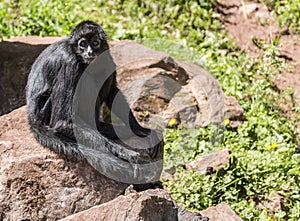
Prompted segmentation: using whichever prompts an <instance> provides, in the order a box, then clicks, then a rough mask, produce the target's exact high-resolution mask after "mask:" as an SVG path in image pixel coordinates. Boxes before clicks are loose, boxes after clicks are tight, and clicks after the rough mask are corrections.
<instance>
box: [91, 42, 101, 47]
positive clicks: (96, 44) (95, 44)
mask: <svg viewBox="0 0 300 221" xmlns="http://www.w3.org/2000/svg"><path fill="white" fill-rule="evenodd" d="M92 44H93V46H94V47H98V46H99V45H100V41H99V40H94V41H93V42H92Z"/></svg>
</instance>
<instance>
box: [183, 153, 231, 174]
mask: <svg viewBox="0 0 300 221" xmlns="http://www.w3.org/2000/svg"><path fill="white" fill-rule="evenodd" d="M228 164H230V151H229V150H221V151H217V152H214V153H211V154H208V155H206V156H204V157H202V158H200V159H198V160H195V161H192V162H190V163H187V164H185V167H186V168H187V169H188V170H190V169H194V170H197V171H198V172H200V173H202V174H211V173H213V172H215V171H216V170H218V171H219V172H220V171H221V172H222V171H225V169H224V166H225V165H228Z"/></svg>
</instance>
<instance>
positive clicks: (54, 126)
mask: <svg viewBox="0 0 300 221" xmlns="http://www.w3.org/2000/svg"><path fill="white" fill-rule="evenodd" d="M82 39H83V40H82ZM82 41H84V42H82ZM97 41H98V42H97ZM93 42H94V43H93ZM98 43H99V45H98ZM88 44H89V45H90V46H91V47H90V48H89V50H88V49H87V48H88V47H87V45H88ZM94 46H95V47H94ZM105 50H108V44H107V41H106V34H105V32H104V31H103V29H102V28H101V27H100V26H99V25H98V24H96V23H94V22H91V21H84V22H81V23H80V24H78V25H77V26H76V28H75V29H74V30H73V31H72V34H71V36H70V37H67V38H65V39H63V40H61V41H58V42H56V43H54V44H52V45H50V46H49V47H48V48H46V49H45V50H44V51H43V52H42V53H41V54H40V56H39V57H38V58H37V59H36V61H35V62H34V64H33V65H32V69H31V72H30V74H29V77H28V82H27V88H26V101H27V111H28V119H29V124H30V126H31V130H32V132H33V133H34V135H35V138H36V139H37V140H38V141H39V142H40V143H41V144H42V145H44V146H46V147H48V148H50V149H52V150H54V151H56V152H58V153H60V154H63V155H67V156H75V157H77V158H79V159H86V158H87V156H86V155H85V154H84V153H83V152H82V151H81V150H82V148H89V147H85V146H80V145H82V144H79V143H78V142H77V141H76V139H75V135H74V130H75V129H76V130H79V131H81V136H83V139H85V140H88V142H87V143H91V145H98V146H101V147H99V148H106V149H107V150H109V151H110V152H111V153H112V154H114V155H115V156H118V157H119V158H121V159H123V160H125V161H128V162H136V163H137V162H144V160H143V159H141V158H140V157H139V154H138V153H135V152H134V151H132V150H128V149H127V148H125V147H124V146H123V145H120V144H117V143H115V142H114V141H113V139H117V138H118V137H117V135H116V134H115V132H114V130H113V128H112V126H111V125H110V124H109V123H104V122H98V121H97V122H96V125H97V129H98V131H99V132H100V133H99V132H98V131H95V130H93V129H90V128H76V127H77V125H75V124H74V123H73V122H72V111H73V110H72V102H73V96H74V93H75V88H76V85H77V83H78V81H79V79H80V77H81V75H82V73H83V72H84V70H85V69H86V67H87V66H88V64H89V63H90V62H91V61H92V60H93V59H94V58H95V57H96V56H98V55H99V54H101V53H102V52H103V51H105ZM106 83H107V85H106V89H105V90H101V91H100V93H99V97H98V99H97V102H96V107H95V116H96V118H95V120H97V119H99V114H98V113H99V109H100V106H101V105H102V103H103V102H105V103H106V104H107V105H108V107H110V108H111V105H112V102H113V100H114V96H115V95H116V94H117V93H118V92H119V89H118V88H117V87H116V76H115V73H114V74H113V75H112V76H111V77H110V78H109V79H108V81H107V82H106ZM121 102H122V104H123V106H124V108H125V110H128V109H129V106H128V104H127V103H126V101H125V98H122V101H121ZM125 113H126V111H125ZM116 115H117V116H118V117H119V118H120V119H121V120H122V121H124V123H125V124H126V126H127V127H130V128H131V129H132V131H133V132H134V133H135V134H136V135H138V136H148V135H149V134H150V133H151V130H150V129H146V128H143V127H141V126H140V125H139V124H138V122H137V121H136V119H135V118H134V116H133V114H132V112H131V111H130V109H129V117H128V112H127V115H126V114H124V110H123V111H122V110H121V111H118V110H117V113H116ZM151 134H153V136H154V138H151V137H153V136H150V140H151V139H152V141H153V140H155V142H156V141H157V139H158V138H157V137H156V134H155V133H151ZM150 142H151V141H150ZM156 143H159V142H156ZM159 148H161V142H160V143H159V144H158V145H157V146H154V147H150V148H149V150H148V151H149V156H150V159H152V158H155V157H156V156H157V154H158V152H159V150H158V149H159ZM87 160H88V161H89V159H87Z"/></svg>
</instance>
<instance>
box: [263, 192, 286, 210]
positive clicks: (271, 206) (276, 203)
mask: <svg viewBox="0 0 300 221" xmlns="http://www.w3.org/2000/svg"><path fill="white" fill-rule="evenodd" d="M288 204H289V203H288V201H287V200H286V199H285V198H284V197H283V196H281V195H279V194H278V193H277V192H276V191H273V192H271V193H270V195H269V196H268V197H267V200H263V201H261V202H260V203H259V204H258V208H259V209H261V210H263V209H267V210H268V211H272V212H276V211H285V210H287V209H288Z"/></svg>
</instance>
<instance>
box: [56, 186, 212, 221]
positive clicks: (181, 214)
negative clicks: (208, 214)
mask: <svg viewBox="0 0 300 221" xmlns="http://www.w3.org/2000/svg"><path fill="white" fill-rule="evenodd" d="M69 220H70V221H71V220H72V221H81V220H89V221H98V220H102V221H112V220H118V221H139V220H145V221H157V220H165V221H174V220H178V221H192V220H194V221H208V219H207V218H205V217H202V215H201V214H200V213H193V212H190V211H187V210H185V209H184V208H183V207H181V206H180V207H179V208H178V206H177V205H176V203H175V202H174V201H173V200H172V199H171V197H170V196H169V194H168V193H167V192H166V191H164V190H161V189H155V190H146V191H144V192H140V193H137V192H133V193H129V194H127V195H125V196H119V197H118V198H116V199H114V200H112V201H110V202H108V203H104V204H102V205H99V206H95V207H93V208H90V209H88V210H86V211H82V212H80V213H77V214H74V215H71V216H68V217H66V218H64V219H61V221H69Z"/></svg>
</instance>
